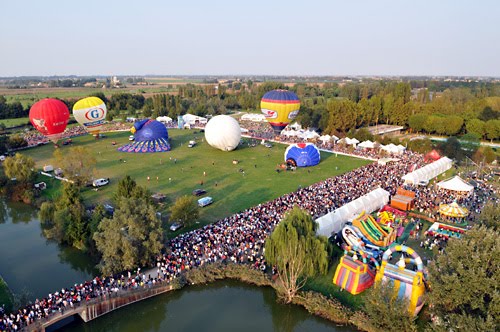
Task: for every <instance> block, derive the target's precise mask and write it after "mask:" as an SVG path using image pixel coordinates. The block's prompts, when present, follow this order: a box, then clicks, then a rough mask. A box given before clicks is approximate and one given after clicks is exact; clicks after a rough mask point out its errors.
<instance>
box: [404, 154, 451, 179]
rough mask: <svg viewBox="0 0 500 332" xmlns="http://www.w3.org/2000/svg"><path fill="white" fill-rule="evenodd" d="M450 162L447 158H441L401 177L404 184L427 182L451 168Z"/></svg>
mask: <svg viewBox="0 0 500 332" xmlns="http://www.w3.org/2000/svg"><path fill="white" fill-rule="evenodd" d="M451 164H452V161H451V159H450V158H448V157H443V158H441V159H439V160H437V161H435V162H433V163H431V164H429V165H426V166H424V167H422V168H419V169H417V170H415V171H413V172H411V173H408V174H406V175H404V176H403V180H404V182H405V183H406V184H418V183H419V182H422V181H429V180H430V179H432V178H435V177H436V176H438V175H439V174H441V173H444V172H446V171H447V170H449V169H450V168H451Z"/></svg>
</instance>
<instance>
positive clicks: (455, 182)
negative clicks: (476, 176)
mask: <svg viewBox="0 0 500 332" xmlns="http://www.w3.org/2000/svg"><path fill="white" fill-rule="evenodd" d="M437 186H438V188H439V189H445V190H450V191H457V192H460V193H471V192H472V191H473V190H474V187H473V186H471V185H470V184H468V183H466V182H465V181H464V180H462V178H461V177H460V176H458V175H457V176H455V177H453V178H451V179H449V180H446V181H441V182H439V183H438V184H437Z"/></svg>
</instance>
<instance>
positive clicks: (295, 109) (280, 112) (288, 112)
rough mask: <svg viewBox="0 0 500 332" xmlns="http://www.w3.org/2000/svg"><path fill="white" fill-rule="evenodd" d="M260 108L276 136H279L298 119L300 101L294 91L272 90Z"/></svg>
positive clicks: (265, 96)
mask: <svg viewBox="0 0 500 332" xmlns="http://www.w3.org/2000/svg"><path fill="white" fill-rule="evenodd" d="M260 108H261V111H262V113H264V115H265V116H266V119H267V121H268V122H269V123H270V124H271V127H273V129H274V132H275V133H276V135H279V134H280V133H281V131H282V130H283V129H285V127H286V126H287V125H288V124H289V123H290V121H292V120H293V119H295V117H297V114H298V113H299V109H300V100H299V97H297V95H296V94H295V93H293V92H292V91H288V90H272V91H269V92H267V93H266V94H265V95H264V96H263V97H262V100H261V101H260Z"/></svg>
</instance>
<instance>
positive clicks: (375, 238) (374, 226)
mask: <svg viewBox="0 0 500 332" xmlns="http://www.w3.org/2000/svg"><path fill="white" fill-rule="evenodd" d="M352 224H353V226H355V227H356V228H358V229H359V231H360V232H361V234H363V236H364V237H365V238H366V239H367V240H368V241H370V243H372V244H374V245H376V246H378V247H388V246H389V245H390V244H391V243H392V242H394V240H396V232H395V231H394V229H393V228H392V227H390V226H386V225H380V224H379V223H377V222H376V221H375V219H373V217H372V216H371V215H369V214H365V212H362V213H361V214H360V215H359V216H358V217H357V218H356V219H354V220H353V222H352Z"/></svg>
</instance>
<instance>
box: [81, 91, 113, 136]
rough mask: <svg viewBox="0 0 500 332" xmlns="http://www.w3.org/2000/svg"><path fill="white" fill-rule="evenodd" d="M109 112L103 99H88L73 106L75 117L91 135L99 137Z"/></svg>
mask: <svg viewBox="0 0 500 332" xmlns="http://www.w3.org/2000/svg"><path fill="white" fill-rule="evenodd" d="M107 113H108V110H107V108H106V104H105V103H104V102H103V101H102V99H100V98H97V97H87V98H83V99H80V100H79V101H77V102H76V103H75V105H73V116H74V117H75V119H76V121H78V123H79V124H81V125H82V126H83V127H84V128H85V129H86V130H87V131H88V132H89V133H91V134H93V135H98V134H99V131H101V128H102V125H103V124H104V122H105V121H106V114H107Z"/></svg>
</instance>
